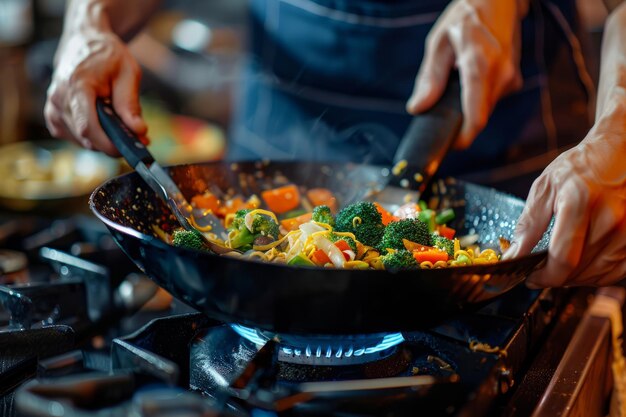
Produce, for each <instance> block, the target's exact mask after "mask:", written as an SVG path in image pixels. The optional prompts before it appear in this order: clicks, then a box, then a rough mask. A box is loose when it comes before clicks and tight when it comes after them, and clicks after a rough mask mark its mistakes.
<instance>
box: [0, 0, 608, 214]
mask: <svg viewBox="0 0 626 417" xmlns="http://www.w3.org/2000/svg"><path fill="white" fill-rule="evenodd" d="M246 3H247V2H246V0H212V1H201V2H191V1H185V0H169V1H164V3H163V7H162V8H161V10H160V12H159V13H157V14H156V15H155V17H154V18H153V19H152V20H151V22H150V24H149V25H148V27H147V28H146V29H145V30H144V31H143V32H142V33H141V34H139V35H138V36H137V37H136V38H135V39H134V40H133V42H132V46H131V49H132V52H133V53H134V54H135V55H136V57H137V59H138V61H139V62H140V64H141V65H142V67H143V71H144V77H143V81H142V88H141V91H142V104H143V108H144V115H145V118H146V121H147V123H148V126H149V129H150V131H149V136H150V138H151V141H152V146H151V148H152V151H153V153H154V154H155V156H156V157H157V159H158V160H160V161H162V162H163V163H164V164H175V163H182V162H196V161H208V160H215V159H219V158H221V157H222V156H223V154H224V149H225V146H226V145H227V139H226V134H225V132H227V131H228V128H229V122H230V120H231V109H232V106H233V96H234V90H235V88H236V87H237V80H238V77H239V74H240V70H241V67H242V62H243V56H244V50H245V45H244V43H245V42H244V39H245V33H246V23H247V11H246V7H247V4H246ZM64 9H65V0H0V146H1V147H2V148H0V149H1V150H0V203H2V204H3V206H4V207H5V208H6V207H8V208H10V209H16V210H25V209H29V208H31V207H33V206H34V205H35V204H33V203H32V201H31V204H29V203H28V201H26V200H34V199H37V198H48V199H54V198H56V197H57V196H59V195H61V194H63V192H65V193H68V192H70V193H73V194H81V193H83V194H88V192H89V190H90V189H93V187H94V185H95V184H97V183H99V182H102V181H103V180H104V179H105V177H107V176H110V175H115V174H117V173H118V172H119V166H118V165H117V162H112V161H110V160H108V158H106V157H104V156H101V155H93V154H92V153H91V152H87V151H82V152H73V151H68V149H67V147H68V146H69V145H67V144H60V143H59V142H57V141H52V140H51V139H50V138H51V137H50V134H49V133H48V132H47V130H46V128H45V123H44V120H43V106H44V102H45V95H46V89H47V88H48V84H49V82H50V78H51V74H52V70H53V64H52V62H53V56H54V52H55V49H56V46H57V42H58V38H59V36H60V33H61V30H62V25H63V14H64ZM579 9H580V12H581V19H582V22H583V26H584V28H585V31H586V32H587V33H588V34H589V36H588V39H587V40H588V42H589V45H587V50H588V51H589V52H590V54H589V56H588V58H589V61H590V67H591V68H592V72H593V73H595V74H597V54H598V53H599V45H600V39H601V30H602V23H603V20H604V18H605V13H606V12H605V10H604V8H603V7H602V3H601V1H599V0H598V1H591V0H579ZM594 66H595V67H596V68H595V71H594ZM33 143H34V145H33ZM85 158H86V159H85ZM85 161H90V162H92V163H90V164H85ZM86 166H88V167H94V168H93V169H86V168H85V167H86ZM81 167H82V168H81ZM77 178H78V179H80V181H79V182H80V183H79V182H77V180H76V179H77ZM64 187H65V190H64V189H63V188H64ZM68 187H69V188H71V190H69V191H68V190H67V188H68ZM18 197H26V198H18Z"/></svg>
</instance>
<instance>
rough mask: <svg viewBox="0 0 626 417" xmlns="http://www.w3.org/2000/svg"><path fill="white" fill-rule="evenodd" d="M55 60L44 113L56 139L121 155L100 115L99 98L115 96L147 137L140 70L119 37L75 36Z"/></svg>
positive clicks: (119, 106) (122, 113) (118, 108)
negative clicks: (107, 132)
mask: <svg viewBox="0 0 626 417" xmlns="http://www.w3.org/2000/svg"><path fill="white" fill-rule="evenodd" d="M56 61H57V65H56V69H55V72H54V75H53V78H52V83H51V84H50V88H49V89H48V98H47V101H46V105H45V109H44V115H45V119H46V125H47V127H48V130H49V131H50V133H51V134H52V135H53V136H55V137H58V138H64V139H69V140H73V141H75V142H77V143H78V144H80V145H82V146H84V147H85V148H88V149H97V150H99V151H102V152H105V153H106V154H108V155H112V156H117V155H118V152H117V150H116V149H115V147H114V146H113V144H112V143H111V142H110V141H109V139H108V138H107V136H106V134H105V133H104V131H103V130H102V128H101V127H100V123H99V121H98V116H97V114H96V98H97V97H111V98H112V100H113V107H114V108H115V111H116V112H117V113H118V114H119V116H120V117H121V118H122V120H123V121H124V123H125V124H126V125H127V126H128V127H129V128H130V129H132V130H133V131H134V132H135V133H136V134H137V135H138V136H139V137H141V138H145V134H146V131H147V128H146V124H145V122H144V121H143V119H142V117H141V109H140V105H139V82H140V79H141V71H140V68H139V65H138V64H137V62H136V61H135V59H134V58H133V57H132V55H131V54H130V52H129V51H128V48H127V47H126V45H125V44H124V43H123V42H122V40H121V39H120V38H119V37H117V36H116V35H115V34H113V33H112V32H107V31H98V30H86V31H81V32H79V33H76V34H74V35H70V36H69V37H67V39H64V40H63V41H62V43H61V46H60V47H59V50H58V51H57V56H56Z"/></svg>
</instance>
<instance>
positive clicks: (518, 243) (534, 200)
mask: <svg viewBox="0 0 626 417" xmlns="http://www.w3.org/2000/svg"><path fill="white" fill-rule="evenodd" d="M553 206H554V192H553V190H552V187H551V185H550V183H549V180H548V177H547V176H546V175H542V176H541V177H539V178H538V179H537V180H536V181H535V182H534V183H533V186H532V187H531V189H530V193H529V195H528V199H527V200H526V205H525V206H524V210H523V211H522V214H521V216H520V217H519V219H518V220H517V226H516V227H515V233H514V236H513V243H512V244H511V247H509V249H508V250H507V251H506V252H505V253H504V255H503V256H502V259H503V260H506V259H512V258H516V257H518V256H523V255H527V254H529V253H530V252H531V251H532V249H533V248H534V247H535V245H536V244H537V242H539V240H540V239H541V237H542V236H543V234H544V232H545V231H546V229H547V228H548V225H549V224H550V220H551V219H552V214H553Z"/></svg>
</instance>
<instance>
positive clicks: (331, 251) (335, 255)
mask: <svg viewBox="0 0 626 417" xmlns="http://www.w3.org/2000/svg"><path fill="white" fill-rule="evenodd" d="M313 239H314V243H315V246H317V247H318V248H319V249H321V250H323V251H324V253H326V255H328V258H329V259H330V261H331V262H332V263H333V265H334V266H335V267H337V268H343V264H344V263H345V262H346V258H344V256H343V252H341V250H340V249H339V248H338V247H337V246H335V244H334V243H333V242H331V241H330V240H328V239H326V238H325V237H324V236H321V235H317V236H315V237H314V238H313Z"/></svg>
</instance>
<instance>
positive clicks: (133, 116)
mask: <svg viewBox="0 0 626 417" xmlns="http://www.w3.org/2000/svg"><path fill="white" fill-rule="evenodd" d="M140 80H141V73H140V70H139V69H138V68H137V67H136V66H133V65H129V64H126V65H123V67H122V69H121V70H120V73H119V75H118V77H117V79H115V80H114V81H113V82H114V84H113V93H112V94H113V97H112V99H113V108H114V109H115V111H116V112H117V114H118V115H119V116H120V118H121V119H122V121H123V122H124V124H126V126H128V127H129V128H130V129H131V130H133V131H134V132H135V133H136V134H137V135H138V136H140V137H144V136H145V135H146V133H147V131H148V127H147V125H146V122H145V121H144V120H143V118H142V117H141V105H140V104H139V82H140Z"/></svg>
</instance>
